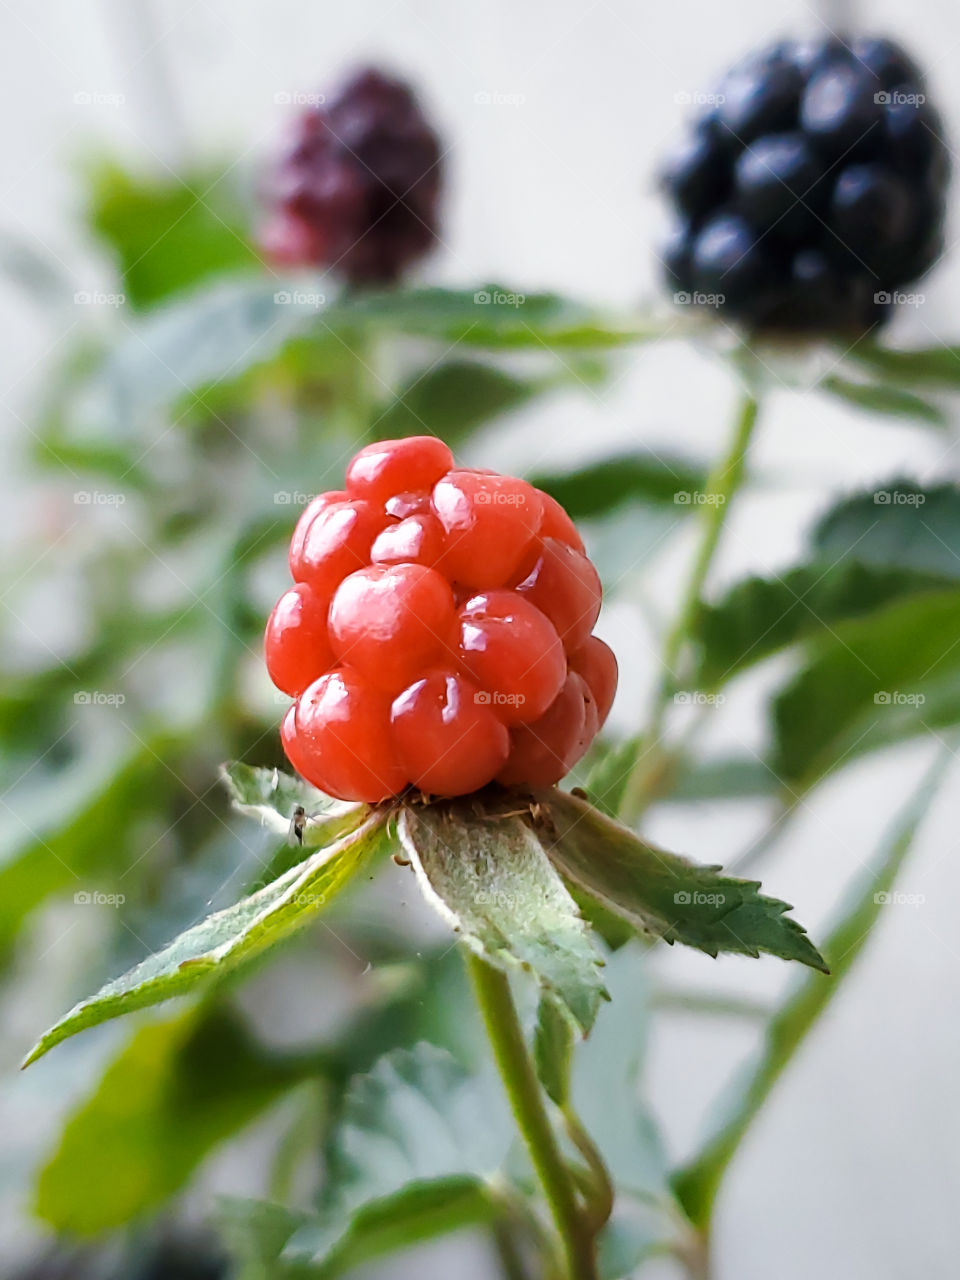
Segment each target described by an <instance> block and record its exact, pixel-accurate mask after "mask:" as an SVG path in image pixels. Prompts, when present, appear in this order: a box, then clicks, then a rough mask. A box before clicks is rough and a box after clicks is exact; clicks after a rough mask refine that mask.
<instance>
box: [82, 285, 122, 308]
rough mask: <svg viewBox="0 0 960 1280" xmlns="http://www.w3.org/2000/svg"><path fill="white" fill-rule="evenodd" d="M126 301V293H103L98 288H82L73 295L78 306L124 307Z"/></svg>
mask: <svg viewBox="0 0 960 1280" xmlns="http://www.w3.org/2000/svg"><path fill="white" fill-rule="evenodd" d="M126 301H127V295H126V294H125V293H102V292H100V291H99V290H97V289H80V290H79V291H78V292H77V293H75V294H74V295H73V304H74V306H76V307H122V306H124V304H125V303H126Z"/></svg>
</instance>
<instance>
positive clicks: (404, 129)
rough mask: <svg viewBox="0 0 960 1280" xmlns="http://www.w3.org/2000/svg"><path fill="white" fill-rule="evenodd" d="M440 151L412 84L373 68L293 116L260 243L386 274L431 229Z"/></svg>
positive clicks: (359, 272) (293, 259)
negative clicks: (292, 126) (290, 135)
mask: <svg viewBox="0 0 960 1280" xmlns="http://www.w3.org/2000/svg"><path fill="white" fill-rule="evenodd" d="M440 170H441V151H440V143H439V140H438V138H437V135H436V134H435V132H434V131H433V129H432V128H431V126H430V124H429V123H428V121H427V120H426V118H425V116H424V115H423V112H422V111H421V109H420V106H419V104H418V103H417V100H416V97H415V96H414V93H413V91H412V89H410V87H409V86H408V85H406V84H404V83H403V82H402V81H400V80H396V79H393V78H391V77H390V76H387V75H385V74H384V73H383V72H382V71H378V70H376V69H375V68H368V69H366V70H363V71H360V72H358V73H357V74H355V75H354V76H353V77H351V79H350V80H349V81H347V83H346V84H345V85H344V86H343V88H342V89H341V90H340V92H339V93H338V94H337V95H336V97H335V98H333V99H332V100H331V101H329V102H325V103H323V104H322V105H319V106H314V107H311V108H310V109H309V110H307V111H305V112H304V113H303V115H302V116H300V118H299V119H298V120H297V122H296V124H295V127H294V131H293V136H292V138H291V139H290V141H289V143H288V145H287V147H286V149H285V150H284V152H283V154H282V155H281V156H280V158H279V160H278V161H277V163H276V166H275V169H274V172H273V174H272V176H271V181H270V184H269V191H268V200H269V204H270V210H271V213H270V220H269V222H268V224H267V227H266V229H265V231H264V233H263V237H262V240H263V245H264V248H265V250H266V251H267V253H268V254H269V255H270V256H271V257H272V258H273V259H274V260H275V261H278V262H282V263H285V264H288V265H292V266H306V265H311V266H325V267H330V268H335V269H336V270H337V272H338V273H339V274H341V275H342V276H344V277H345V278H346V279H347V280H348V281H350V283H352V284H389V283H391V282H393V281H394V280H396V279H397V277H398V276H399V275H400V274H401V273H402V272H403V271H404V270H405V268H407V267H408V266H409V265H410V264H411V263H412V262H414V261H415V260H416V259H417V258H419V257H421V256H422V255H423V254H424V253H426V252H427V251H428V250H429V249H430V248H431V247H432V245H433V243H434V241H435V240H436V236H437V206H438V201H439V195H440V183H441V172H440Z"/></svg>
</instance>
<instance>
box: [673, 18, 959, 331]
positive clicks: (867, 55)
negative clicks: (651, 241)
mask: <svg viewBox="0 0 960 1280" xmlns="http://www.w3.org/2000/svg"><path fill="white" fill-rule="evenodd" d="M948 171H949V166H948V160H947V149H946V147H945V146H944V143H943V141H942V138H941V124H940V118H939V116H938V114H937V112H936V110H935V109H934V108H933V107H932V106H931V105H930V103H929V102H928V100H927V97H926V92H925V84H924V79H923V75H922V73H921V72H920V70H919V69H918V67H917V66H916V65H915V63H914V62H913V61H912V60H911V59H910V58H909V57H908V55H907V54H906V53H905V52H904V51H903V50H902V49H901V48H900V47H899V45H897V44H895V43H894V42H893V41H890V40H884V39H873V38H871V39H867V38H857V39H852V40H850V41H843V40H840V39H838V38H837V37H834V36H831V37H829V38H826V39H822V40H819V41H815V42H802V41H781V42H779V43H778V44H775V45H772V46H770V47H769V48H765V49H763V50H761V51H759V52H756V53H753V54H751V55H750V56H748V57H747V58H745V59H744V60H743V61H742V62H741V63H739V64H738V65H737V66H736V67H734V68H733V70H732V71H731V72H730V73H729V74H728V75H727V76H726V78H725V79H724V80H723V81H722V83H721V84H720V86H719V87H718V91H717V93H716V94H714V95H711V98H710V106H709V108H708V109H707V110H706V111H705V112H704V113H703V114H702V115H701V117H700V118H699V119H698V120H697V121H696V123H695V124H694V126H693V129H692V132H690V134H689V135H688V136H687V137H686V139H685V140H684V141H683V142H682V143H681V145H680V146H679V147H678V148H677V149H676V150H675V152H674V154H673V156H672V158H671V159H670V161H669V162H668V164H667V166H666V168H665V171H664V174H663V184H664V187H665V189H666V191H667V193H668V194H669V196H670V197H671V199H672V202H673V204H674V207H675V211H676V214H677V218H676V221H675V224H674V226H673V229H672V231H671V232H670V234H669V237H668V240H667V243H666V245H665V246H664V248H663V251H662V258H663V262H664V266H665V269H666V275H667V278H668V281H669V284H670V287H671V288H672V289H673V290H674V291H675V293H677V294H680V295H683V298H684V300H688V299H689V300H692V301H694V302H706V303H708V304H709V305H713V306H716V307H718V308H719V309H720V310H722V311H723V312H724V314H726V315H728V316H730V317H731V318H733V319H735V320H738V321H740V322H742V323H744V324H746V325H748V326H750V327H751V328H755V329H763V328H771V329H778V328H779V329H792V330H822V331H828V330H853V331H863V330H864V329H866V328H869V327H870V326H871V325H873V324H876V323H878V322H882V321H883V320H884V319H885V318H887V316H888V315H889V314H890V310H891V308H890V306H889V305H888V304H889V303H890V302H891V301H893V300H895V295H896V293H897V291H899V290H900V289H902V288H903V287H904V286H905V285H908V284H910V283H911V282H912V281H914V280H916V279H918V277H920V276H921V275H922V274H923V273H924V272H925V271H926V270H927V269H928V268H929V267H930V266H932V264H933V263H934V261H935V260H936V258H937V256H938V254H939V252H940V249H941V246H942V232H943V219H944V209H945V201H946V187H947V179H948Z"/></svg>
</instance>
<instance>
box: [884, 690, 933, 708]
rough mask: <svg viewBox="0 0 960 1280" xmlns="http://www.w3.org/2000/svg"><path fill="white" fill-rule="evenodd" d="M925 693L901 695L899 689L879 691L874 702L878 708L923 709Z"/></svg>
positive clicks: (925, 698)
mask: <svg viewBox="0 0 960 1280" xmlns="http://www.w3.org/2000/svg"><path fill="white" fill-rule="evenodd" d="M926 700H927V695H926V694H925V693H901V691H900V690H899V689H878V690H877V692H876V693H875V694H874V695H873V701H874V703H875V704H876V705H877V706H878V707H922V706H923V704H924V703H925V702H926Z"/></svg>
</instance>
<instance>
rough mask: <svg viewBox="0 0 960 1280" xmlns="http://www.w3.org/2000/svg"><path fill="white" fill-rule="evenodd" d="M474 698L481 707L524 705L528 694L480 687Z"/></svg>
mask: <svg viewBox="0 0 960 1280" xmlns="http://www.w3.org/2000/svg"><path fill="white" fill-rule="evenodd" d="M473 700H474V702H475V703H476V704H477V706H480V707H522V706H523V704H524V703H525V702H526V700H527V699H526V695H525V694H522V693H504V692H503V691H502V690H500V689H478V690H477V692H476V693H475V694H474V695H473Z"/></svg>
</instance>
